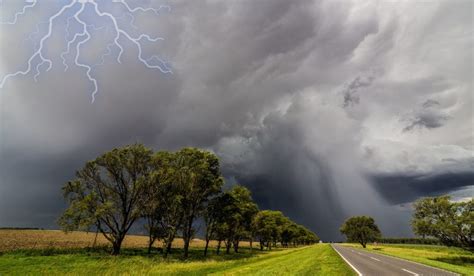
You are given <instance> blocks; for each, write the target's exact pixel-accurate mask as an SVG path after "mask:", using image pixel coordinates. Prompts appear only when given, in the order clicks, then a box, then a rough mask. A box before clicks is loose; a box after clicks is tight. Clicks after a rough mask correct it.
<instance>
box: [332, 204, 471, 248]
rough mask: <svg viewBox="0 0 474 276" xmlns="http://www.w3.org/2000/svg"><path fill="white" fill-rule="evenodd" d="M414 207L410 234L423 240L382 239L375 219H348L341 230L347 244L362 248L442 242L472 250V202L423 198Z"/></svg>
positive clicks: (361, 217)
mask: <svg viewBox="0 0 474 276" xmlns="http://www.w3.org/2000/svg"><path fill="white" fill-rule="evenodd" d="M413 207H414V213H413V219H412V227H413V232H414V233H415V234H416V235H418V236H421V237H422V239H382V238H381V232H380V230H379V228H378V227H377V225H376V224H375V221H374V219H373V218H371V217H367V216H357V217H351V218H349V219H347V220H346V221H345V222H344V224H343V225H342V226H341V228H340V231H341V233H342V234H344V235H346V236H347V240H348V241H349V242H359V243H360V244H361V245H362V246H363V247H364V248H365V247H366V244H367V243H368V242H373V241H382V242H392V243H393V242H399V243H404V242H410V243H430V244H436V243H441V244H444V245H447V246H458V247H462V248H465V249H467V250H470V251H474V199H472V198H471V199H470V200H467V201H461V202H453V201H451V200H450V197H449V196H439V197H426V198H422V199H420V200H418V201H416V202H415V203H414V204H413ZM426 237H431V239H426ZM433 238H434V239H433Z"/></svg>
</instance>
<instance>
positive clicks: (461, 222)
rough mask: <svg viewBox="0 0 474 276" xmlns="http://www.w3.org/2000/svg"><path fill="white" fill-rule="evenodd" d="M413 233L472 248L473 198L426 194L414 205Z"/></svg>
mask: <svg viewBox="0 0 474 276" xmlns="http://www.w3.org/2000/svg"><path fill="white" fill-rule="evenodd" d="M413 207H414V209H415V212H414V213H413V219H412V227H413V231H414V232H415V234H417V235H420V236H423V237H424V236H431V237H435V238H437V239H439V241H440V242H441V243H443V244H445V245H448V246H459V247H464V248H466V249H469V250H471V251H473V250H474V226H473V225H474V200H473V199H471V200H469V201H465V202H452V201H450V197H449V196H439V197H427V198H423V199H420V200H418V201H417V202H415V204H414V205H413Z"/></svg>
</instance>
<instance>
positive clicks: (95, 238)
mask: <svg viewBox="0 0 474 276" xmlns="http://www.w3.org/2000/svg"><path fill="white" fill-rule="evenodd" d="M98 235H99V228H97V230H95V237H94V243H92V248H95V246H96V244H97V236H98Z"/></svg>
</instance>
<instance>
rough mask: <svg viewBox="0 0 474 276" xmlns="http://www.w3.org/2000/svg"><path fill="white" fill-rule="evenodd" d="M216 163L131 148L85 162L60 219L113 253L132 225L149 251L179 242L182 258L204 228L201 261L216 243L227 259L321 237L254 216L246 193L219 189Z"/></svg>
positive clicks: (271, 214) (195, 152)
mask: <svg viewBox="0 0 474 276" xmlns="http://www.w3.org/2000/svg"><path fill="white" fill-rule="evenodd" d="M223 183H224V181H223V178H222V176H221V172H220V165H219V159H218V158H217V156H216V155H215V154H213V153H211V152H209V151H204V150H200V149H197V148H183V149H181V150H178V151H175V152H169V151H159V152H156V153H154V152H153V150H151V149H149V148H146V147H145V146H143V145H141V144H134V145H129V146H124V147H121V148H116V149H113V150H111V151H109V152H106V153H104V154H102V155H100V156H99V157H97V158H96V159H94V160H92V161H89V162H87V163H86V164H85V166H84V167H83V168H82V169H80V170H78V171H77V173H76V179H74V180H72V181H70V182H68V183H66V184H65V186H64V187H63V192H64V196H65V198H66V200H67V202H68V204H69V205H68V208H67V209H66V210H65V211H64V213H63V215H62V216H61V217H60V219H59V224H60V225H61V227H62V228H63V229H64V230H65V231H71V230H90V229H93V228H95V229H96V230H97V231H98V232H100V233H102V234H103V235H104V236H105V238H106V239H107V240H109V241H110V243H111V244H112V254H119V252H120V249H121V245H122V241H123V240H124V238H125V236H126V234H127V233H128V232H129V230H130V229H131V227H132V225H134V224H135V223H136V222H137V221H142V222H143V224H144V227H145V229H146V231H147V233H148V237H149V244H148V252H149V253H151V251H152V248H153V244H154V243H155V241H157V240H159V241H161V242H162V246H163V250H162V251H163V252H164V255H165V256H167V254H169V253H170V252H171V248H172V243H173V240H174V239H175V238H176V237H177V236H181V237H182V238H183V241H184V246H183V252H184V257H187V256H188V250H189V244H190V241H191V240H192V239H193V238H194V237H195V235H196V232H197V228H196V224H197V223H196V222H197V221H198V220H199V219H202V220H203V221H204V224H205V239H206V247H205V250H204V254H207V251H208V245H209V241H210V240H211V239H215V240H217V241H218V246H217V250H216V251H217V253H219V250H220V247H221V244H222V242H224V244H225V246H226V253H230V249H231V248H233V250H234V251H235V252H238V251H239V244H240V242H241V241H242V240H246V241H249V242H250V244H251V245H252V242H253V240H254V239H258V240H259V241H260V244H261V245H262V246H261V249H262V250H263V248H264V247H267V248H268V249H271V247H272V246H276V245H277V244H280V245H281V246H290V245H293V246H297V245H302V244H311V243H315V242H317V241H319V238H318V237H317V236H316V234H314V233H313V232H311V231H310V230H308V229H306V228H305V227H303V226H301V225H297V224H296V223H294V222H292V221H291V220H290V219H289V218H287V217H285V216H284V215H283V213H281V212H279V211H271V210H263V211H259V208H258V206H257V204H256V203H255V202H254V201H253V199H252V195H251V192H250V190H248V189H247V188H245V187H244V186H242V185H233V187H232V188H231V189H229V190H227V191H223V190H222V186H223Z"/></svg>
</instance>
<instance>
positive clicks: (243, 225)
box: [220, 185, 258, 253]
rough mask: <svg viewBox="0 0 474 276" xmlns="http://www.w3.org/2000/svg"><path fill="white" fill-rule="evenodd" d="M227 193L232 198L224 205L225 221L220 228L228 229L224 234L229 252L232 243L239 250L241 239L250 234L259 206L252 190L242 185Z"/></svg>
mask: <svg viewBox="0 0 474 276" xmlns="http://www.w3.org/2000/svg"><path fill="white" fill-rule="evenodd" d="M226 194H228V195H229V197H230V199H229V200H228V201H227V204H226V205H224V206H222V212H223V221H221V222H220V223H221V224H222V226H221V229H220V230H224V229H225V230H226V233H225V234H224V236H225V239H224V241H225V245H226V253H229V251H230V248H231V246H232V245H233V247H234V251H235V252H238V250H239V243H240V241H241V240H242V239H243V238H246V237H249V236H250V230H251V229H250V228H251V221H252V218H253V216H254V215H255V214H256V213H257V212H258V207H257V204H255V202H254V201H253V199H252V195H251V193H250V191H249V190H248V189H247V188H245V187H243V186H241V185H235V186H234V187H233V188H232V189H231V190H230V191H227V192H226Z"/></svg>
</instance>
